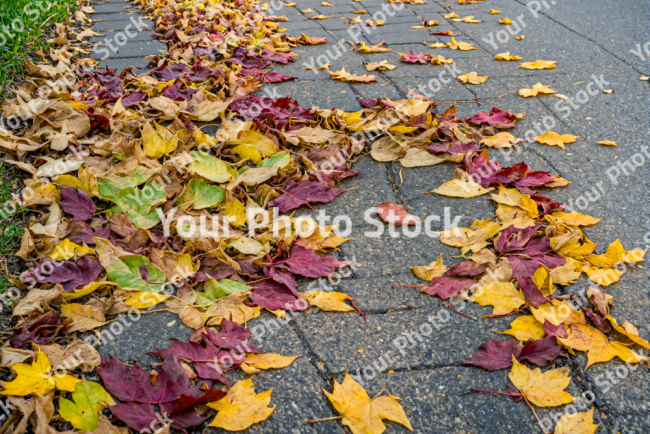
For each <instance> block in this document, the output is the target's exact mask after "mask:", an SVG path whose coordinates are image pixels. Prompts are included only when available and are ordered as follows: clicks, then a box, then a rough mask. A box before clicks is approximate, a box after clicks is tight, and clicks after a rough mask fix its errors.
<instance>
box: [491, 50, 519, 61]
mask: <svg viewBox="0 0 650 434" xmlns="http://www.w3.org/2000/svg"><path fill="white" fill-rule="evenodd" d="M494 58H495V59H497V60H505V61H506V62H509V61H511V60H521V57H519V56H514V55H512V54H510V51H506V52H505V53H500V54H497V55H496V56H494Z"/></svg>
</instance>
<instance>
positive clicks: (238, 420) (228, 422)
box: [207, 378, 275, 431]
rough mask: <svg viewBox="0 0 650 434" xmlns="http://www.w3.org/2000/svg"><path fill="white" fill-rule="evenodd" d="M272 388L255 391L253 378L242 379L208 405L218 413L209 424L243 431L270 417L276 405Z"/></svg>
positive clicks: (229, 429)
mask: <svg viewBox="0 0 650 434" xmlns="http://www.w3.org/2000/svg"><path fill="white" fill-rule="evenodd" d="M272 391H273V389H271V390H267V391H266V392H262V393H258V394H256V393H255V389H254V387H253V380H252V379H250V378H249V379H248V380H242V381H238V382H237V383H235V385H234V386H232V387H231V388H230V390H229V391H228V394H227V395H226V396H225V397H223V398H222V399H220V400H219V401H216V402H210V403H208V404H207V405H208V407H210V408H212V409H214V410H217V411H218V413H217V415H216V416H215V417H214V420H213V421H212V422H211V423H210V425H208V426H214V427H217V428H223V429H225V430H228V431H243V430H245V429H246V428H248V427H250V426H251V425H253V424H256V423H258V422H262V421H264V420H266V419H268V417H269V416H271V413H273V410H274V409H275V407H269V404H270V403H271V392H272Z"/></svg>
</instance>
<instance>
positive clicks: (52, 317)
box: [9, 310, 66, 350]
mask: <svg viewBox="0 0 650 434" xmlns="http://www.w3.org/2000/svg"><path fill="white" fill-rule="evenodd" d="M65 329H66V327H65V326H64V324H63V321H62V320H61V316H60V315H59V314H58V313H57V312H56V311H53V310H51V311H49V312H46V313H44V314H43V315H40V316H39V317H37V318H35V319H33V320H31V321H27V322H24V323H23V324H22V325H21V326H20V327H19V328H18V329H17V330H15V331H14V336H13V337H12V338H11V340H10V341H9V345H10V346H11V348H21V349H23V350H26V349H28V348H29V346H30V344H36V345H46V344H49V343H50V342H52V340H53V339H54V336H55V335H56V333H57V332H58V331H59V330H61V331H63V332H65Z"/></svg>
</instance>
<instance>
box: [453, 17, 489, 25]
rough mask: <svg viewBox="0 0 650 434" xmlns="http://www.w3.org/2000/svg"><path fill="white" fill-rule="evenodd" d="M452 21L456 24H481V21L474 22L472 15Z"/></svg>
mask: <svg viewBox="0 0 650 434" xmlns="http://www.w3.org/2000/svg"><path fill="white" fill-rule="evenodd" d="M452 21H454V22H456V23H470V24H477V23H482V22H483V21H481V20H475V19H474V16H473V15H468V16H466V17H463V18H455V19H453V20H452Z"/></svg>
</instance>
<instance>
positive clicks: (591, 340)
mask: <svg viewBox="0 0 650 434" xmlns="http://www.w3.org/2000/svg"><path fill="white" fill-rule="evenodd" d="M557 340H558V342H559V343H561V344H562V345H564V346H567V347H569V348H572V349H574V350H578V351H586V352H587V366H586V367H585V369H587V368H589V367H590V366H591V365H593V364H594V363H601V362H608V361H610V360H612V359H613V358H614V357H618V358H619V359H621V360H622V361H624V362H626V363H639V362H640V361H641V360H646V358H645V357H643V356H641V355H637V354H635V353H633V352H632V350H630V349H629V348H628V347H627V346H625V345H624V344H622V343H620V342H614V341H610V340H608V339H607V336H605V335H604V334H603V333H601V331H600V330H598V329H596V328H594V327H592V326H590V325H587V324H571V330H570V331H569V335H568V336H567V337H566V338H558V339H557Z"/></svg>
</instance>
